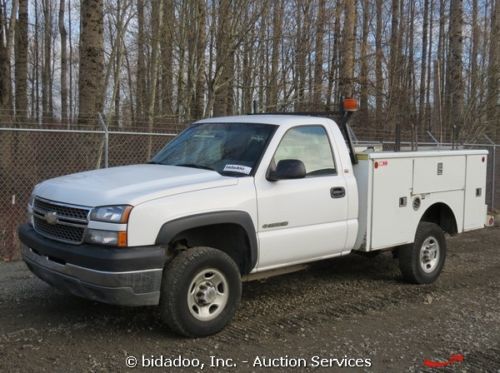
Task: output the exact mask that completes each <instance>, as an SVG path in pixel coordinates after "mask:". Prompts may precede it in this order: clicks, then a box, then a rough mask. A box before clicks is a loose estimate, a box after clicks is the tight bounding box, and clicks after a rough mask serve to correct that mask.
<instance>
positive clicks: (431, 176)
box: [413, 155, 466, 194]
mask: <svg viewBox="0 0 500 373" xmlns="http://www.w3.org/2000/svg"><path fill="white" fill-rule="evenodd" d="M465 159H466V157H465V156H463V155H462V156H449V157H423V158H414V160H413V162H414V164H413V194H422V193H435V192H444V191H451V190H461V189H464V186H465V172H466V165H465Z"/></svg>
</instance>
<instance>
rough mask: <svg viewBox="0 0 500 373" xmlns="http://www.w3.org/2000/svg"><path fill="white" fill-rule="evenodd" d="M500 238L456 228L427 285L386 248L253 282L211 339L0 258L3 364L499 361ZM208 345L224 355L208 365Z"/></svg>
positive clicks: (240, 367)
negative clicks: (54, 283)
mask: <svg viewBox="0 0 500 373" xmlns="http://www.w3.org/2000/svg"><path fill="white" fill-rule="evenodd" d="M499 243H500V228H489V229H483V230H480V231H476V232H470V233H465V234H462V235H460V236H457V237H453V238H450V239H449V240H448V258H447V262H446V265H445V268H444V271H443V273H442V274H441V277H440V279H439V280H438V281H437V282H436V283H435V284H432V285H427V286H415V285H409V284H405V283H403V282H402V281H401V278H400V274H399V270H398V265H397V261H396V260H393V259H392V256H391V255H390V254H383V255H380V256H378V257H376V258H373V259H368V258H365V257H361V256H358V255H350V256H347V257H344V258H339V259H335V260H329V261H324V262H320V263H317V264H315V265H314V266H312V267H311V268H310V269H308V270H306V271H302V272H298V273H294V274H289V275H285V276H281V277H276V278H272V279H268V280H266V281H258V282H252V283H246V284H244V286H243V298H242V303H241V306H240V309H239V311H238V313H237V315H236V318H235V320H234V321H233V322H232V323H231V325H229V326H228V327H227V328H226V329H225V330H224V331H222V332H221V333H219V334H218V335H216V336H212V337H209V338H204V339H185V338H179V337H177V336H176V335H174V334H173V333H171V332H170V331H169V330H168V329H167V328H166V327H165V326H163V325H162V324H161V323H160V322H159V320H158V312H157V309H156V308H155V307H142V308H121V307H114V306H108V305H103V304H98V303H94V302H90V301H87V300H84V299H79V298H75V297H72V296H68V295H64V294H62V293H59V292H58V291H56V290H54V289H52V288H50V287H49V286H48V285H46V284H45V283H43V282H42V281H41V280H38V279H37V278H35V277H34V276H33V275H31V274H30V272H29V271H28V270H27V269H26V267H25V266H24V264H23V263H20V262H17V263H0V371H5V372H7V371H9V372H16V371H19V372H21V371H22V372H26V371H51V372H52V371H65V372H67V371H106V372H107V371H123V370H126V364H125V363H126V357H127V356H135V357H137V358H138V359H139V365H140V364H141V360H142V355H145V356H146V357H151V355H153V356H154V357H160V356H161V355H163V358H164V360H163V361H162V362H163V364H165V365H166V364H168V363H170V362H172V363H174V361H170V360H169V359H174V358H176V357H178V356H182V357H183V358H186V359H199V361H200V364H201V363H204V364H205V366H204V369H203V370H204V371H211V372H217V371H221V370H223V371H255V372H259V371H266V370H269V369H264V368H260V367H258V366H254V361H255V359H256V358H259V357H264V356H265V357H268V358H280V357H283V358H285V359H286V357H288V360H285V359H284V360H283V361H282V362H279V361H277V360H275V362H276V363H281V364H283V365H284V364H287V363H288V364H292V363H293V362H297V361H298V360H294V359H295V358H304V359H305V360H306V361H307V363H308V366H306V367H301V368H296V369H290V368H286V367H281V368H278V369H276V370H277V371H297V372H299V371H309V370H313V368H314V367H313V365H314V362H315V361H317V360H315V358H314V356H319V357H321V358H327V359H329V358H337V359H340V360H341V359H343V358H345V357H347V358H362V359H370V362H371V367H364V368H357V369H352V370H353V371H367V372H372V371H373V372H406V371H408V372H414V371H418V372H422V371H429V372H432V371H444V372H448V371H450V372H451V371H453V372H455V371H458V372H500V311H499V309H500V244H499ZM453 354H462V355H463V357H464V360H463V361H462V362H456V363H454V364H453V365H451V366H450V367H448V368H441V369H429V368H425V367H424V365H423V361H424V359H432V360H437V361H444V360H447V359H448V358H449V357H450V356H451V355H453ZM211 356H214V357H217V358H220V359H224V362H225V363H226V364H227V365H228V366H226V367H222V366H220V364H219V367H218V368H216V367H212V366H210V363H211ZM157 362H159V360H157ZM193 363H196V360H193ZM334 363H335V362H334ZM231 364H233V365H236V366H229V365H231ZM326 364H327V365H328V364H329V362H328V363H326ZM137 370H139V368H137ZM163 370H164V371H173V369H168V368H164V369H163ZM194 370H198V371H199V370H200V369H199V368H198V369H185V371H194ZM338 370H339V368H336V367H334V368H325V369H321V370H320V371H325V372H326V371H328V372H330V371H338ZM344 370H349V369H344Z"/></svg>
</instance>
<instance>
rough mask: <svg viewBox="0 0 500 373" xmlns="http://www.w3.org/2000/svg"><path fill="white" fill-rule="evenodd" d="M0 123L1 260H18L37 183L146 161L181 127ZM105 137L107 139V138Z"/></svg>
mask: <svg viewBox="0 0 500 373" xmlns="http://www.w3.org/2000/svg"><path fill="white" fill-rule="evenodd" d="M45 127H52V128H39V127H38V128H14V127H0V153H1V159H0V258H3V259H4V260H13V259H18V257H19V242H18V240H17V232H16V230H17V226H18V225H19V224H21V223H22V222H23V221H25V220H26V206H27V203H28V199H29V197H30V195H31V191H32V190H33V187H34V185H35V184H37V183H39V182H41V181H42V180H46V179H50V178H53V177H56V176H61V175H66V174H71V173H75V172H80V171H86V170H93V169H97V168H102V167H105V165H106V160H107V163H108V164H109V167H113V166H120V165H126V164H134V163H144V162H146V161H148V160H149V159H150V158H151V156H152V155H154V154H155V153H156V152H158V151H159V150H160V149H161V148H162V147H163V146H164V145H165V144H166V143H168V141H170V140H171V139H172V138H173V137H174V136H175V135H176V134H177V133H178V132H179V129H175V130H173V131H167V132H139V131H123V130H117V131H105V130H104V129H102V130H100V129H96V128H89V129H69V130H68V129H65V128H53V127H57V126H45ZM106 138H107V139H108V141H106Z"/></svg>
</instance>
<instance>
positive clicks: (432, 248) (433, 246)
mask: <svg viewBox="0 0 500 373" xmlns="http://www.w3.org/2000/svg"><path fill="white" fill-rule="evenodd" d="M439 251H440V250H439V242H438V240H437V239H436V238H435V237H433V236H430V237H427V238H426V239H425V240H424V242H423V243H422V247H421V249H420V267H421V268H422V270H423V271H424V272H425V273H431V272H432V271H434V270H435V269H436V267H437V265H438V263H439V256H440V252H439Z"/></svg>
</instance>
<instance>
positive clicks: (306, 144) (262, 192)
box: [255, 125, 348, 270]
mask: <svg viewBox="0 0 500 373" xmlns="http://www.w3.org/2000/svg"><path fill="white" fill-rule="evenodd" d="M333 154H334V153H333V151H332V146H331V143H330V140H329V138H328V134H327V131H326V129H325V128H324V127H323V126H321V125H308V126H297V127H293V128H291V129H289V130H288V131H287V132H286V133H285V134H284V135H283V137H282V139H281V141H280V143H279V145H278V146H277V148H276V151H275V153H274V156H273V158H272V160H271V163H270V165H269V167H270V168H271V169H272V168H273V167H276V165H277V164H278V162H279V161H280V160H283V159H295V160H300V161H302V162H303V163H304V166H305V169H306V177H305V178H301V179H285V180H278V181H269V180H268V179H267V178H266V177H265V176H260V177H256V179H255V184H256V191H257V197H258V198H257V201H258V202H257V208H258V224H259V227H258V229H257V230H258V238H259V246H260V250H259V262H258V269H259V270H264V269H272V268H275V267H281V266H284V265H289V264H295V263H300V262H306V261H311V260H313V259H320V258H323V257H329V256H334V255H335V254H337V253H339V252H341V251H343V250H344V249H345V244H346V237H347V222H346V219H347V210H348V206H347V198H346V196H345V193H346V181H345V179H344V177H343V176H341V175H342V173H340V175H339V172H337V166H336V163H335V159H334V156H333Z"/></svg>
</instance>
